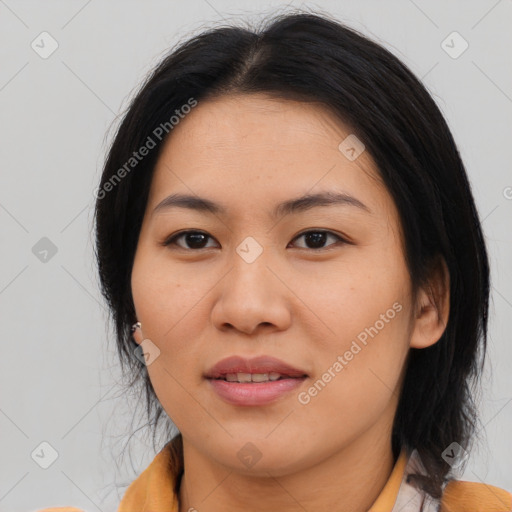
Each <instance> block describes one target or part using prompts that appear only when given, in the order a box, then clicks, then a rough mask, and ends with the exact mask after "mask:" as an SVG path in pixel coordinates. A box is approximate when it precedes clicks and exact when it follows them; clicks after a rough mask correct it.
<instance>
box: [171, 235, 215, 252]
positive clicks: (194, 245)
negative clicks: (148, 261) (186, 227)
mask: <svg viewBox="0 0 512 512" xmlns="http://www.w3.org/2000/svg"><path fill="white" fill-rule="evenodd" d="M183 237H185V241H186V243H188V244H190V245H191V247H183V246H181V245H179V244H177V243H176V241H177V240H179V239H180V238H183ZM208 238H212V237H211V236H210V235H208V234H207V233H204V232H203V231H182V232H181V233H177V234H176V235H171V236H170V237H169V238H167V239H166V240H165V241H164V242H162V245H164V246H168V245H177V246H178V247H180V248H181V249H205V246H204V243H205V240H207V239H208ZM206 248H207V249H208V247H206Z"/></svg>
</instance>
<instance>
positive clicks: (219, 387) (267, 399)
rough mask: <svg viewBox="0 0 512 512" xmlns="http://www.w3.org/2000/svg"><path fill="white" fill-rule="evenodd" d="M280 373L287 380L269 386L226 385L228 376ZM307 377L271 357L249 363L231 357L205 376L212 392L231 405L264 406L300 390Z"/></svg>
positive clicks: (245, 360) (215, 366) (216, 365)
mask: <svg viewBox="0 0 512 512" xmlns="http://www.w3.org/2000/svg"><path fill="white" fill-rule="evenodd" d="M270 372H277V373H281V374H282V375H283V376H286V378H283V379H280V380H275V381H269V382H252V383H251V382H248V383H246V382H227V381H225V380H222V377H225V375H226V374H228V373H270ZM307 377H308V375H307V374H306V372H305V371H304V370H301V369H299V368H295V367H293V366H291V365H289V364H287V363H285V362H284V361H281V360H279V359H276V358H274V357H270V356H259V357H255V358H252V359H246V358H244V357H240V356H232V357H228V358H226V359H222V360H221V361H219V362H218V363H217V364H215V365H214V366H213V367H212V368H211V369H210V370H209V371H208V372H207V373H206V375H205V378H206V379H208V382H209V383H210V385H211V386H212V388H213V390H214V391H215V392H216V393H217V394H218V395H219V396H220V397H221V398H222V399H223V400H225V401H226V402H228V403H230V404H232V405H244V406H254V405H265V404H268V403H271V402H273V401H275V400H277V399H278V398H280V397H282V396H283V395H285V394H287V393H289V392H290V391H292V390H294V389H296V388H298V387H299V386H301V385H302V383H303V382H304V381H305V380H306V378H307Z"/></svg>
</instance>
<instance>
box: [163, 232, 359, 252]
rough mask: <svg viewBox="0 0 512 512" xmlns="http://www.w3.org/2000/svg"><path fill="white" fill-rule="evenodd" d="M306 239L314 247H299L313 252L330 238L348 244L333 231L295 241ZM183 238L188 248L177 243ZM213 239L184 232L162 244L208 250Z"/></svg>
mask: <svg viewBox="0 0 512 512" xmlns="http://www.w3.org/2000/svg"><path fill="white" fill-rule="evenodd" d="M302 237H305V238H304V240H305V242H306V244H309V245H312V246H313V247H299V248H300V249H312V250H317V251H318V250H319V249H320V250H321V249H323V248H324V247H323V245H324V244H325V243H326V240H327V239H328V238H329V237H332V238H334V239H335V241H338V242H340V243H343V244H348V243H350V242H348V241H347V240H345V239H344V238H342V237H341V236H339V235H337V234H335V233H333V232H332V231H326V230H309V231H304V232H303V233H301V234H300V235H298V236H296V237H295V238H294V239H293V240H298V239H299V238H302ZM181 238H183V239H184V240H185V243H186V244H188V245H189V246H188V247H186V246H185V247H184V246H182V245H180V244H178V243H177V241H178V240H179V239H181ZM209 238H211V239H213V238H212V237H211V236H210V235H208V234H207V233H205V232H203V231H182V232H181V233H177V234H175V235H171V236H170V237H168V238H167V239H165V240H164V241H163V242H162V245H163V246H170V245H175V246H178V247H179V248H181V249H208V248H211V246H210V247H208V246H207V245H205V243H206V241H207V240H208V239H209ZM329 245H335V244H329Z"/></svg>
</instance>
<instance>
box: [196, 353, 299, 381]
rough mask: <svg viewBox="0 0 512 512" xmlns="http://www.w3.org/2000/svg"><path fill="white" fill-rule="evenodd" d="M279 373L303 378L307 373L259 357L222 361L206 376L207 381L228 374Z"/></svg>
mask: <svg viewBox="0 0 512 512" xmlns="http://www.w3.org/2000/svg"><path fill="white" fill-rule="evenodd" d="M270 372H277V373H280V374H282V375H283V376H289V377H302V376H307V373H306V372H305V371H304V370H301V369H300V368H295V367H293V366H291V365H289V364H287V363H285V362H284V361H281V360H280V359H276V358H275V357H271V356H258V357H253V358H250V359H247V358H244V357H241V356H231V357H227V358H225V359H222V360H220V361H219V362H218V363H216V364H215V365H214V366H213V367H212V368H210V370H208V372H207V373H206V374H205V377H206V378H207V379H218V378H222V377H225V376H226V375H227V374H228V373H270Z"/></svg>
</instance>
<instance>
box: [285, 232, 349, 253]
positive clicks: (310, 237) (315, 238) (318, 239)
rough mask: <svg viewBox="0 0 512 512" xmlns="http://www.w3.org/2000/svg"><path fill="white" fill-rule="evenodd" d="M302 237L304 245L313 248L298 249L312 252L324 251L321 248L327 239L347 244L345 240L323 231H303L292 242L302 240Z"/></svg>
mask: <svg viewBox="0 0 512 512" xmlns="http://www.w3.org/2000/svg"><path fill="white" fill-rule="evenodd" d="M302 237H305V238H304V240H305V242H306V244H311V245H313V247H299V248H300V249H314V250H318V249H324V247H322V246H323V245H324V244H325V242H326V240H327V239H328V238H329V237H332V238H334V239H335V240H337V241H339V242H341V243H349V242H348V241H347V240H345V239H344V238H342V237H341V236H339V235H337V234H335V233H333V232H332V231H325V230H309V231H304V233H301V234H300V235H298V236H296V237H295V238H294V240H298V239H299V238H302ZM330 245H335V244H330Z"/></svg>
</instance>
